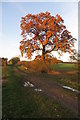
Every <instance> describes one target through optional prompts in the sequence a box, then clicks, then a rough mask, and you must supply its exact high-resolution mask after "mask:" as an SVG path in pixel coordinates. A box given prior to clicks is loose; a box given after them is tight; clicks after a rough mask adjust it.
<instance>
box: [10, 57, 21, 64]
mask: <svg viewBox="0 0 80 120" xmlns="http://www.w3.org/2000/svg"><path fill="white" fill-rule="evenodd" d="M19 61H20V58H19V57H13V58H11V59H10V60H9V62H12V64H16V63H18V62H19ZM9 62H8V63H9Z"/></svg>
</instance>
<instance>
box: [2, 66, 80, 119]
mask: <svg viewBox="0 0 80 120" xmlns="http://www.w3.org/2000/svg"><path fill="white" fill-rule="evenodd" d="M52 69H53V71H52V72H49V73H39V72H37V73H36V72H34V71H31V70H25V66H24V65H20V66H18V65H17V66H7V68H6V70H5V73H4V76H3V86H2V102H3V104H2V106H3V108H2V115H3V118H76V117H77V113H76V112H77V111H76V109H77V108H76V106H77V103H76V101H77V94H76V93H74V92H72V91H69V90H66V89H63V88H62V86H63V85H67V86H70V87H72V88H75V89H77V87H78V83H77V80H78V78H77V65H75V64H57V65H56V66H54V67H53V68H52ZM73 72H74V74H73ZM4 81H5V82H4ZM25 81H30V82H31V83H33V84H34V86H35V88H41V89H42V92H36V91H35V90H34V88H31V87H24V82H25ZM73 108H74V110H73Z"/></svg>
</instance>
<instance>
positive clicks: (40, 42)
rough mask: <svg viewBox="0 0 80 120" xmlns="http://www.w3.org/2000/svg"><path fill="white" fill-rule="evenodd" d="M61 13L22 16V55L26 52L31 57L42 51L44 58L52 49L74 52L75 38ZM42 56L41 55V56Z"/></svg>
mask: <svg viewBox="0 0 80 120" xmlns="http://www.w3.org/2000/svg"><path fill="white" fill-rule="evenodd" d="M63 23H64V21H63V19H62V18H61V16H60V15H58V14H57V15H56V16H55V17H54V16H52V15H51V14H50V13H49V12H45V13H43V12H41V13H39V14H36V15H34V14H27V15H26V16H25V17H22V18H21V30H22V33H21V35H22V37H23V39H22V40H21V41H20V51H21V55H22V56H23V54H25V53H26V55H27V57H28V58H31V56H32V55H33V53H34V52H35V51H39V52H40V51H42V59H45V56H46V54H50V53H51V52H52V51H58V52H59V51H61V52H69V53H72V52H73V51H74V50H73V49H72V47H73V46H74V41H75V40H76V39H75V38H73V37H72V35H71V34H70V32H69V31H68V30H67V29H66V26H64V24H63ZM39 57H40V56H39Z"/></svg>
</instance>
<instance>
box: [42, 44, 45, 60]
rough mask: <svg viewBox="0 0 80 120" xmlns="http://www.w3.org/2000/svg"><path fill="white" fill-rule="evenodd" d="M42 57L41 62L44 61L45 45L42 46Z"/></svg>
mask: <svg viewBox="0 0 80 120" xmlns="http://www.w3.org/2000/svg"><path fill="white" fill-rule="evenodd" d="M42 56H43V60H44V59H45V45H43V50H42Z"/></svg>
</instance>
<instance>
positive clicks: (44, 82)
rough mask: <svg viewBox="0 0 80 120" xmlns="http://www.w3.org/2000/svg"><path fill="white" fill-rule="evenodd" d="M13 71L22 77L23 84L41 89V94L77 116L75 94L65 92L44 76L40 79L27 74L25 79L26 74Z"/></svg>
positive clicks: (60, 86)
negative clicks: (28, 83)
mask: <svg viewBox="0 0 80 120" xmlns="http://www.w3.org/2000/svg"><path fill="white" fill-rule="evenodd" d="M15 71H16V72H18V73H19V74H20V75H22V76H23V78H24V80H23V82H24V81H25V82H26V81H29V82H31V83H32V84H34V86H35V87H36V88H40V89H42V92H43V94H45V95H47V96H48V97H51V98H53V99H54V100H56V101H57V102H59V103H60V104H62V105H64V106H66V107H67V108H69V109H70V110H71V111H73V112H74V113H75V114H76V115H77V114H78V97H77V95H76V94H75V93H73V92H71V91H68V90H65V89H64V88H63V87H62V85H61V84H59V83H57V82H56V81H54V80H49V79H48V78H47V79H45V76H43V77H41V78H40V76H38V75H36V76H35V75H34V74H30V73H29V74H27V77H26V74H25V73H23V72H21V71H20V70H18V69H15ZM53 79H54V78H53Z"/></svg>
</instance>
